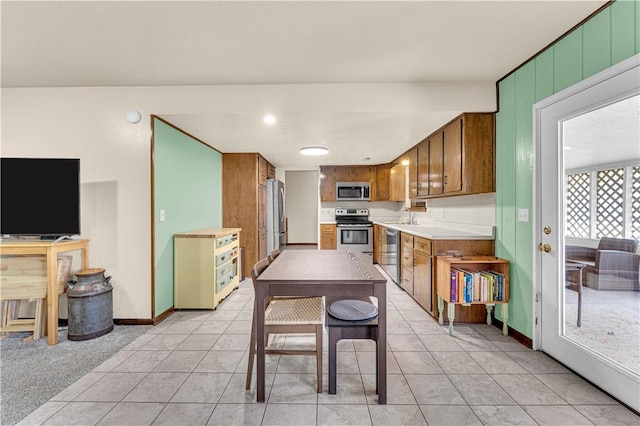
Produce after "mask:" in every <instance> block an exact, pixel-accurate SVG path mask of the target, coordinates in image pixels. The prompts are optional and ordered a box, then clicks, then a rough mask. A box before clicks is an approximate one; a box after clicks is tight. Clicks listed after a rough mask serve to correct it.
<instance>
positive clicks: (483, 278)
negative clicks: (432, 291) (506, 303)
mask: <svg viewBox="0 0 640 426" xmlns="http://www.w3.org/2000/svg"><path fill="white" fill-rule="evenodd" d="M503 288H504V274H502V273H500V272H496V271H473V270H470V269H466V268H460V267H453V268H451V278H450V299H449V300H450V301H451V302H455V303H472V302H502V300H503V291H504V289H503Z"/></svg>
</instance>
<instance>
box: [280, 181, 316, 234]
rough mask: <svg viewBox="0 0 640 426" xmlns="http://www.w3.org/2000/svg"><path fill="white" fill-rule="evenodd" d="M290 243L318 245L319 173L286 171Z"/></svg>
mask: <svg viewBox="0 0 640 426" xmlns="http://www.w3.org/2000/svg"><path fill="white" fill-rule="evenodd" d="M285 176H286V181H285V182H286V183H285V192H286V197H287V217H288V221H289V228H288V229H289V232H288V235H287V240H288V242H289V243H293V244H295V243H298V244H317V243H318V172H317V171H286V172H285Z"/></svg>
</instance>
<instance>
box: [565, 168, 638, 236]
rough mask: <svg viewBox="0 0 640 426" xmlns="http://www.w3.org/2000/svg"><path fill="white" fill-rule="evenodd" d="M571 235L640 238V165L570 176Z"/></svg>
mask: <svg viewBox="0 0 640 426" xmlns="http://www.w3.org/2000/svg"><path fill="white" fill-rule="evenodd" d="M565 193H566V224H565V232H566V235H567V236H570V237H576V238H591V239H600V238H602V237H612V238H633V239H636V240H640V166H631V167H619V168H615V169H607V170H592V171H586V172H580V173H573V174H569V175H567V177H566V191H565Z"/></svg>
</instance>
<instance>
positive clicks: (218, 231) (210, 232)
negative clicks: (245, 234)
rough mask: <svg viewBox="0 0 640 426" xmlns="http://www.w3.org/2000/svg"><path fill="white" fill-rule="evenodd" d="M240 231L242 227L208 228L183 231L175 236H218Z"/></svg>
mask: <svg viewBox="0 0 640 426" xmlns="http://www.w3.org/2000/svg"><path fill="white" fill-rule="evenodd" d="M240 231H241V228H206V229H196V230H195V231H188V232H181V233H179V234H174V235H173V236H174V237H178V238H218V237H222V236H225V235H229V234H236V233H238V232H240Z"/></svg>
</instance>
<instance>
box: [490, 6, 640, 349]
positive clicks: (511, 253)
mask: <svg viewBox="0 0 640 426" xmlns="http://www.w3.org/2000/svg"><path fill="white" fill-rule="evenodd" d="M636 53H640V0H618V1H616V2H614V3H612V4H611V5H609V6H608V7H607V8H605V9H603V10H602V11H600V12H599V13H598V14H597V15H594V16H593V17H591V19H589V20H588V21H586V22H585V23H584V24H582V25H581V26H579V27H577V28H576V29H574V30H573V31H572V32H571V33H569V34H568V35H566V36H565V37H564V38H562V39H560V40H558V41H557V42H555V43H554V44H553V45H552V46H550V47H548V48H547V49H546V50H544V51H543V52H541V53H540V54H539V55H538V56H536V57H535V58H534V59H532V60H530V61H528V62H527V63H526V64H524V65H523V66H522V67H520V68H519V69H518V70H517V71H515V72H514V73H512V74H510V75H509V76H507V77H506V78H504V79H503V80H502V81H500V82H499V83H498V99H499V112H498V114H497V115H496V255H497V256H499V257H503V258H505V259H508V260H510V261H511V293H510V297H511V299H510V303H509V319H508V324H509V326H510V327H511V328H513V329H515V330H517V331H519V332H520V333H522V334H524V335H525V336H527V337H529V338H532V337H533V317H534V311H533V288H534V283H533V268H534V265H533V259H534V250H535V247H536V242H535V241H534V233H533V231H534V230H533V223H532V221H529V222H518V220H517V211H518V209H522V208H526V209H529V212H534V207H535V206H534V204H533V188H534V182H533V150H534V147H533V105H534V104H535V103H536V102H538V101H540V100H542V99H545V98H547V97H549V96H551V95H553V94H555V93H557V92H560V91H561V90H563V89H566V88H567V87H569V86H571V85H573V84H575V83H578V82H580V81H582V80H584V79H586V78H588V77H590V76H592V75H594V74H596V73H598V72H600V71H602V70H604V69H606V68H608V67H610V66H611V65H614V64H616V63H618V62H620V61H622V60H624V59H627V58H629V57H631V56H633V55H635V54H636ZM496 314H497V316H498V317H499V316H500V312H499V311H498V312H496Z"/></svg>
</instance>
